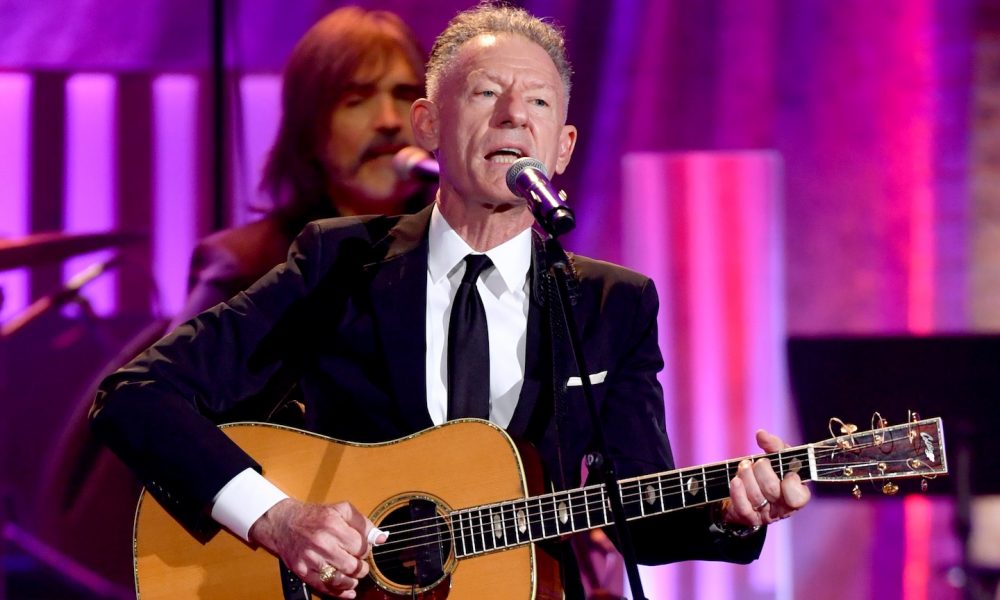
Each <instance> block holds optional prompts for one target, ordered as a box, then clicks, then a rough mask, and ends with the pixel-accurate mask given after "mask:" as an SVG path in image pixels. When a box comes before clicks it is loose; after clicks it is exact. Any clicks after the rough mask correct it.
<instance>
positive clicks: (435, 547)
mask: <svg viewBox="0 0 1000 600" xmlns="http://www.w3.org/2000/svg"><path fill="white" fill-rule="evenodd" d="M378 526H379V528H381V529H385V530H388V531H389V532H390V535H389V539H388V541H387V542H386V543H385V544H382V545H380V546H376V547H375V548H374V549H373V551H372V560H373V562H374V563H375V567H376V569H377V570H378V571H379V572H380V574H381V576H382V577H383V578H384V579H385V580H386V582H388V583H390V584H391V585H394V586H396V587H398V588H400V589H407V590H420V589H425V588H428V587H431V586H433V585H435V584H436V583H438V582H439V581H441V579H443V578H444V576H445V574H446V573H445V565H446V564H448V558H449V556H450V555H451V534H450V532H449V529H448V526H447V524H446V523H445V520H444V518H443V517H442V516H441V515H439V514H438V512H437V510H436V505H435V504H434V503H433V502H431V501H430V500H425V499H420V498H417V499H410V500H407V501H406V502H405V503H403V504H400V505H399V506H398V507H396V508H394V509H392V510H391V511H389V512H388V513H386V515H385V518H383V519H382V520H381V521H380V522H379V523H378Z"/></svg>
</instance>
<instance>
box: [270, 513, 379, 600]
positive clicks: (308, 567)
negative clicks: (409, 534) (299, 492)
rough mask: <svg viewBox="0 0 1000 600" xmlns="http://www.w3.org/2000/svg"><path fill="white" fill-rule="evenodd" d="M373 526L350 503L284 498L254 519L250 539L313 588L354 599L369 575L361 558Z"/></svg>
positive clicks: (366, 548)
mask: <svg viewBox="0 0 1000 600" xmlns="http://www.w3.org/2000/svg"><path fill="white" fill-rule="evenodd" d="M373 527H374V525H373V524H372V522H371V521H369V520H368V518H367V517H365V515H363V514H361V513H360V512H358V509H356V508H354V506H352V505H351V504H350V503H348V502H340V503H337V504H307V503H304V502H299V501H298V500H295V499H293V498H286V499H285V500H282V501H281V502H278V503H277V504H275V505H274V506H272V507H271V508H270V509H269V510H268V511H267V512H266V513H264V515H263V516H262V517H261V518H259V519H257V522H255V523H254V524H253V527H251V528H250V541H251V542H253V543H254V544H257V545H259V546H262V547H264V548H267V549H268V550H269V551H271V552H272V553H273V554H275V555H276V556H278V557H280V558H281V559H282V560H283V561H284V562H285V564H286V565H287V566H288V568H289V569H291V570H292V571H293V572H294V573H295V574H296V575H298V576H299V577H300V578H302V580H303V581H304V582H305V583H306V584H307V585H308V586H309V587H310V588H312V589H313V590H316V591H317V592H322V593H324V594H327V595H329V596H332V597H334V598H354V597H356V595H357V592H355V588H356V587H357V586H358V580H359V579H361V578H362V577H364V576H365V575H367V574H368V563H367V562H366V561H365V560H364V557H365V556H366V555H367V554H368V550H369V545H368V532H369V531H370V530H371V529H372V528H373ZM383 540H384V538H382V539H380V540H377V541H378V542H381V541H383ZM330 567H332V569H333V570H332V571H331V569H330ZM324 571H325V572H326V575H327V577H323V574H324ZM330 573H333V575H332V577H331V576H329V575H330ZM324 579H326V580H325V581H324Z"/></svg>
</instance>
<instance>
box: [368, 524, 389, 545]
mask: <svg viewBox="0 0 1000 600" xmlns="http://www.w3.org/2000/svg"><path fill="white" fill-rule="evenodd" d="M381 536H385V537H382V539H379V537H381ZM388 539H389V532H388V531H382V530H381V529H379V528H378V527H372V528H371V529H370V530H368V543H369V544H371V545H372V546H378V545H381V544H384V543H385V542H386V540H388Z"/></svg>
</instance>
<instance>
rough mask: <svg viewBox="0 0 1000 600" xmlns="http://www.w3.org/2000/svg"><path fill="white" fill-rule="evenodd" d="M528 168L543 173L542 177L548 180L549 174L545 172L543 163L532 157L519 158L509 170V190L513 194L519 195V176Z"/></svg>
mask: <svg viewBox="0 0 1000 600" xmlns="http://www.w3.org/2000/svg"><path fill="white" fill-rule="evenodd" d="M527 168H532V169H537V170H539V171H541V172H542V175H544V176H545V177H546V178H548V176H549V173H548V171H546V170H545V165H544V164H542V161H540V160H538V159H537V158H532V157H530V156H525V157H524V158H519V159H517V160H515V161H514V164H512V165H511V166H510V168H509V169H507V188H508V189H510V191H511V193H514V194H519V192H518V189H517V176H518V175H520V174H521V171H524V170H525V169H527Z"/></svg>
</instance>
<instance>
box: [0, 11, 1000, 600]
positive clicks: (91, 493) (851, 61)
mask: <svg viewBox="0 0 1000 600" xmlns="http://www.w3.org/2000/svg"><path fill="white" fill-rule="evenodd" d="M343 4H346V3H345V2H335V1H322V0H296V1H295V2H288V1H281V0H228V1H224V2H223V1H216V2H204V1H202V0H145V1H143V2H126V1H125V0H49V1H46V2H34V1H30V0H0V290H2V304H0V525H2V526H3V528H4V529H3V531H4V535H3V536H2V537H0V576H2V577H3V578H4V579H5V580H6V581H7V585H6V594H7V598H45V597H79V598H91V597H122V596H123V595H124V596H127V594H126V593H124V592H123V589H126V588H125V586H127V585H128V583H129V581H130V577H131V564H130V562H129V557H130V543H131V540H130V534H131V524H132V518H133V505H132V503H131V500H129V502H127V503H125V504H122V503H121V502H118V501H112V500H110V499H117V498H122V497H125V498H129V499H130V498H132V497H133V496H132V495H133V494H134V493H135V490H134V489H133V486H134V484H132V483H131V481H129V480H128V479H127V478H126V477H125V476H124V475H123V474H122V473H121V472H120V470H121V466H120V465H118V464H117V462H116V461H115V459H113V458H111V457H110V456H108V455H107V454H106V453H103V452H101V451H99V450H98V449H96V448H95V447H93V445H92V443H91V442H90V441H89V439H88V437H87V435H86V427H85V424H84V423H83V419H84V418H85V415H86V410H87V408H88V407H89V403H90V397H89V389H90V387H91V386H92V384H93V381H94V379H95V378H97V377H98V376H99V375H100V373H101V372H102V370H103V369H104V368H106V366H107V365H108V364H112V363H114V362H116V361H117V360H120V359H118V358H116V357H119V356H122V355H127V354H129V353H130V352H133V351H134V350H135V349H138V348H139V347H142V346H143V345H145V344H148V343H150V342H151V341H153V339H155V336H156V335H157V334H158V332H159V331H160V330H161V328H162V323H163V322H164V320H167V319H169V318H170V316H171V315H172V314H173V313H174V312H176V311H177V310H178V309H179V308H180V307H181V305H182V303H183V299H184V294H185V284H186V277H187V268H188V261H189V256H190V250H191V248H192V247H193V244H194V243H195V241H196V240H197V239H199V238H201V237H202V236H204V235H206V234H208V233H210V232H212V231H215V230H218V229H220V228H223V227H227V226H230V225H234V224H240V223H245V222H248V221H250V220H253V219H254V218H255V217H256V216H259V214H260V211H261V210H266V209H267V208H269V206H268V205H267V203H266V198H265V197H264V196H262V195H260V194H259V193H258V192H257V189H256V185H257V181H258V178H259V175H260V168H261V165H262V163H263V158H264V154H265V152H266V150H267V148H268V147H269V145H270V143H271V141H272V138H273V135H274V133H275V131H276V125H277V119H278V116H279V114H280V103H279V92H280V70H281V68H282V66H283V64H284V61H285V58H286V57H287V56H288V54H289V52H290V51H291V48H292V46H293V45H294V43H295V41H296V40H297V39H298V38H299V37H300V36H301V35H302V33H303V32H304V31H305V30H306V29H307V28H308V27H309V26H310V25H311V24H312V23H313V22H315V21H316V20H317V19H318V18H319V17H320V16H322V15H323V14H325V13H326V12H328V11H329V10H332V9H334V8H337V7H338V6H341V5H343ZM353 4H358V5H361V6H364V7H367V8H384V9H388V10H392V11H394V12H396V13H398V14H399V15H401V16H402V17H403V18H404V20H405V21H406V22H407V23H408V24H409V25H410V26H411V27H412V28H413V29H414V30H415V31H416V32H417V34H418V37H419V38H420V39H421V40H422V41H423V42H424V45H425V48H427V49H429V47H430V44H431V42H432V40H433V38H434V36H435V35H436V34H437V33H438V32H440V30H441V29H442V28H443V27H444V25H445V24H446V23H447V21H448V19H449V18H450V17H451V16H452V15H453V14H454V13H455V12H456V11H458V10H460V9H464V8H467V7H469V6H470V5H471V4H472V2H469V1H467V0H466V1H457V0H438V1H436V2H416V1H412V2H411V1H405V0H383V1H371V2H354V3H353ZM514 4H517V5H520V6H524V7H525V8H527V9H528V10H530V11H531V12H533V13H535V14H536V15H539V16H550V17H552V18H554V19H555V20H556V21H558V22H559V23H561V24H562V25H563V26H564V28H565V31H566V35H567V38H568V46H569V52H570V58H571V60H572V63H573V64H574V66H575V69H576V75H575V79H574V89H573V99H572V102H571V107H570V119H569V120H570V122H572V123H574V124H575V125H577V127H578V128H579V131H580V137H579V143H578V145H577V150H576V153H575V156H574V159H573V161H572V164H571V165H570V167H569V169H568V170H567V172H566V173H565V174H564V175H563V176H562V177H560V178H558V179H557V180H556V183H557V184H558V185H560V186H561V187H564V188H565V189H566V191H567V192H568V194H569V198H570V200H571V202H572V203H573V205H574V207H575V210H576V213H577V220H578V225H577V229H576V231H575V232H573V233H572V234H570V235H569V236H568V237H567V240H566V245H567V247H568V248H569V249H571V250H574V251H576V252H579V253H581V254H586V255H589V256H594V257H598V258H603V259H606V260H610V261H615V262H620V263H623V264H625V265H627V266H630V267H633V268H636V269H638V270H640V271H643V272H645V273H647V274H649V275H650V276H652V277H653V278H654V280H655V281H656V283H657V286H658V288H659V290H660V295H661V322H660V325H661V328H660V336H661V346H662V347H663V350H664V354H665V358H666V360H667V368H666V369H665V371H664V373H663V375H662V378H661V381H662V382H663V384H664V388H665V392H666V398H667V413H668V414H667V426H668V432H669V434H670V436H671V439H672V442H673V444H674V449H675V455H676V457H677V459H678V462H679V463H680V464H698V463H704V462H712V461H718V460H722V459H724V458H728V457H733V456H739V455H744V454H749V453H752V452H753V451H754V450H755V449H756V448H755V446H754V442H753V432H754V430H755V429H756V428H760V427H763V428H766V429H769V430H771V431H775V432H778V433H779V434H781V435H782V436H783V437H784V438H785V439H786V440H787V441H789V442H790V443H793V444H798V443H806V442H812V441H818V439H821V438H822V437H827V431H828V428H827V421H826V419H828V418H830V417H839V418H842V419H844V420H845V421H851V422H854V423H857V424H858V426H859V427H860V428H861V429H867V428H868V426H869V425H870V423H871V419H872V413H873V412H874V411H880V412H881V415H882V416H883V417H885V418H886V419H888V420H889V421H890V422H893V423H899V422H903V421H905V420H906V419H907V413H906V411H907V410H915V411H918V412H919V413H920V414H921V415H922V416H925V417H930V416H937V415H943V416H945V419H946V427H949V425H952V424H954V429H952V428H949V429H948V433H949V438H948V442H949V452H950V453H951V455H950V458H951V459H952V465H951V466H952V476H950V477H949V478H948V479H947V480H936V481H931V482H929V486H928V487H929V490H928V492H927V493H919V492H918V491H917V490H918V489H919V486H916V485H910V486H906V485H903V484H902V483H901V486H902V487H903V489H902V491H901V492H900V493H899V494H898V495H896V496H894V497H892V498H885V497H882V494H881V492H880V491H879V489H878V488H877V487H876V486H867V487H865V486H862V489H861V491H862V498H861V501H860V502H858V501H856V500H854V498H853V497H852V494H851V490H850V486H847V487H844V486H833V487H832V488H831V487H825V488H822V489H820V486H819V485H816V484H814V485H813V490H814V493H815V494H816V495H817V496H818V497H817V499H816V501H814V502H813V503H812V504H810V505H809V506H808V507H807V509H806V510H804V511H802V512H801V513H800V514H798V515H796V517H795V518H793V519H791V520H789V521H785V522H782V523H780V524H778V525H776V526H774V527H772V528H771V531H770V532H769V533H768V542H767V545H766V548H765V552H764V555H763V557H762V559H761V560H760V561H758V562H756V563H754V564H753V565H751V566H749V567H736V566H728V565H713V564H684V565H672V566H665V567H657V568H650V569H644V575H643V576H644V581H645V584H646V593H647V595H648V596H649V597H650V598H655V599H657V600H659V599H661V598H666V599H682V598H683V599H691V598H693V599H705V600H708V599H712V600H718V599H726V598H732V599H770V598H775V599H778V598H784V599H789V598H809V599H810V600H819V599H825V598H830V599H833V598H904V599H906V600H924V599H931V598H933V599H938V598H992V597H994V596H993V594H994V592H993V590H994V589H995V579H996V577H995V573H996V572H997V571H996V570H995V569H996V568H998V567H1000V535H998V534H997V533H996V529H997V528H998V526H997V525H996V523H997V521H1000V518H998V517H996V516H995V515H996V513H997V508H996V505H997V503H996V498H997V494H1000V482H997V481H994V480H995V479H997V478H998V477H1000V469H996V468H993V463H992V462H990V458H991V457H992V456H994V455H995V454H994V453H993V452H992V446H991V445H990V443H991V440H990V438H991V437H993V436H992V427H993V426H996V425H997V424H998V421H1000V418H998V417H997V416H996V415H997V409H996V408H995V405H998V404H1000V403H998V399H1000V386H997V387H996V388H995V387H994V386H993V382H994V379H1000V377H996V376H995V375H994V373H993V372H994V371H1000V350H998V348H1000V341H997V340H998V339H1000V338H994V336H993V334H994V333H995V332H998V331H1000V0H618V1H614V2H612V1H610V0H606V1H599V0H596V1H595V0H587V1H584V0H534V1H529V0H525V1H522V2H515V3H514ZM817 435H818V436H821V437H820V438H817V437H816V436H817ZM952 444H954V445H953V446H952ZM956 460H957V462H956ZM957 466H962V469H960V470H958V471H956V467H957ZM665 543H667V542H666V541H665ZM963 566H964V568H963ZM109 583H110V584H111V585H109ZM0 589H3V588H0ZM126 591H127V589H126ZM2 597H3V593H2V592H0V598H2Z"/></svg>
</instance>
